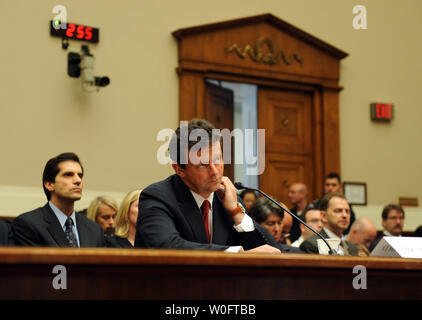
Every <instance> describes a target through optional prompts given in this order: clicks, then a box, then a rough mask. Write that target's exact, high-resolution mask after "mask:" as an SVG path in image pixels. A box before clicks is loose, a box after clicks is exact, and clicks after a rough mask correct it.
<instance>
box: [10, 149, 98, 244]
mask: <svg viewBox="0 0 422 320" xmlns="http://www.w3.org/2000/svg"><path fill="white" fill-rule="evenodd" d="M82 179H83V168H82V165H81V163H80V161H79V158H78V156H77V155H76V154H74V153H62V154H60V155H58V156H56V157H54V158H52V159H50V160H49V161H48V162H47V164H46V165H45V168H44V173H43V188H44V192H45V194H46V196H47V199H48V203H47V204H46V205H45V206H44V207H41V208H38V209H35V210H33V211H30V212H27V213H24V214H21V215H19V216H18V217H16V218H15V219H14V220H13V224H12V232H13V238H14V240H15V243H16V245H21V246H47V247H104V246H105V239H104V234H103V231H102V229H101V227H100V226H99V225H98V224H96V223H95V222H93V221H91V220H89V219H88V218H86V217H85V216H84V215H82V214H79V213H76V212H75V210H74V203H75V201H77V200H79V199H80V198H81V196H82V187H83V180H82Z"/></svg>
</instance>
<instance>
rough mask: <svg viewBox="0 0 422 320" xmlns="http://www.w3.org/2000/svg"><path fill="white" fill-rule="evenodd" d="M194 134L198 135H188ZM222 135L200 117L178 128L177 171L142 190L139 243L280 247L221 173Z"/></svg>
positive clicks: (174, 152) (182, 246)
mask: <svg viewBox="0 0 422 320" xmlns="http://www.w3.org/2000/svg"><path fill="white" fill-rule="evenodd" d="M213 129H214V131H213ZM195 134H200V137H199V139H198V138H197V139H194V140H195V141H191V139H188V137H189V138H192V136H193V135H195ZM220 138H221V137H220V136H219V135H218V134H215V128H214V126H213V125H212V124H211V123H209V122H208V121H206V120H202V119H193V120H191V121H190V122H189V123H188V125H187V126H185V127H182V126H181V127H179V128H178V129H177V130H176V133H175V134H174V135H173V137H172V139H171V141H170V148H169V149H170V157H171V159H172V161H173V164H172V167H173V169H174V171H175V172H176V174H174V175H171V176H170V177H168V178H167V179H165V180H164V181H160V182H157V183H154V184H152V185H150V186H149V187H147V188H146V189H144V190H143V191H142V193H141V195H140V198H139V212H138V221H137V226H136V237H135V247H148V248H173V249H176V248H177V249H201V250H225V251H230V252H239V251H243V250H250V251H251V252H265V253H280V250H278V249H277V248H276V246H277V244H276V243H275V241H274V239H273V238H272V236H271V235H270V234H269V233H268V232H267V231H266V230H265V229H264V228H263V227H261V226H260V225H258V224H257V223H255V222H254V221H253V220H252V219H251V218H250V217H249V216H248V215H247V214H246V213H245V211H244V209H243V208H242V206H241V205H239V203H238V201H237V193H236V188H235V187H234V185H233V183H232V182H231V181H230V179H229V178H228V177H225V176H223V170H224V164H223V155H222V150H221V144H220ZM188 140H189V141H188ZM198 146H200V148H198ZM193 147H195V148H193ZM219 189H224V194H223V193H221V192H220V191H219V192H216V191H217V190H219ZM269 244H271V245H272V246H271V245H269Z"/></svg>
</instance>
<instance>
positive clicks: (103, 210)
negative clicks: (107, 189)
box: [86, 196, 118, 234]
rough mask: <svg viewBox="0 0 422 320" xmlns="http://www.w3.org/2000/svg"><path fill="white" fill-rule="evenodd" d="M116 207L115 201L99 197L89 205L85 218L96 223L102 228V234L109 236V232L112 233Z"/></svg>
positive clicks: (106, 197)
mask: <svg viewBox="0 0 422 320" xmlns="http://www.w3.org/2000/svg"><path fill="white" fill-rule="evenodd" d="M117 207H118V205H117V201H116V200H114V199H113V198H111V197H109V196H99V197H96V198H95V199H94V200H92V201H91V203H90V204H89V207H88V209H87V212H86V216H87V218H88V219H91V220H92V221H95V222H96V223H98V224H99V225H100V226H101V228H103V231H104V233H106V234H109V232H110V230H111V233H113V232H112V231H113V230H114V223H115V219H116V215H117ZM107 229H108V230H107Z"/></svg>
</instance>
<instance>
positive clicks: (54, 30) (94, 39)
mask: <svg viewBox="0 0 422 320" xmlns="http://www.w3.org/2000/svg"><path fill="white" fill-rule="evenodd" d="M50 34H51V35H52V36H55V37H60V38H63V39H73V40H80V41H87V42H91V43H98V41H99V36H100V30H99V29H98V28H93V27H88V26H84V25H82V24H76V23H70V22H69V23H67V24H66V28H65V29H62V28H61V26H60V24H59V23H57V24H56V25H55V24H54V22H53V21H50Z"/></svg>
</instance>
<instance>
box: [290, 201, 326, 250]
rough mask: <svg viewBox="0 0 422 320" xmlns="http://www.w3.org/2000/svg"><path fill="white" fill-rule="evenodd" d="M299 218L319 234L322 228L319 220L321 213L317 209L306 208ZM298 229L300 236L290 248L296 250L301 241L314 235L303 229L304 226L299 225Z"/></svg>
mask: <svg viewBox="0 0 422 320" xmlns="http://www.w3.org/2000/svg"><path fill="white" fill-rule="evenodd" d="M299 218H301V219H302V220H303V221H305V223H306V224H307V225H308V226H310V227H311V228H313V229H314V230H315V231H317V232H321V230H322V227H323V226H324V225H323V223H322V219H321V211H319V210H318V209H314V208H308V209H306V210H305V211H304V212H303V213H302V215H301V216H300V217H299ZM299 227H300V232H301V235H300V237H299V239H297V240H296V241H295V242H293V243H292V247H296V248H299V247H300V245H301V244H302V242H303V241H305V240H306V239H308V238H310V237H312V236H314V235H315V233H313V232H312V231H311V230H309V229H308V228H307V227H305V225H303V224H301V223H300V225H299Z"/></svg>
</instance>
